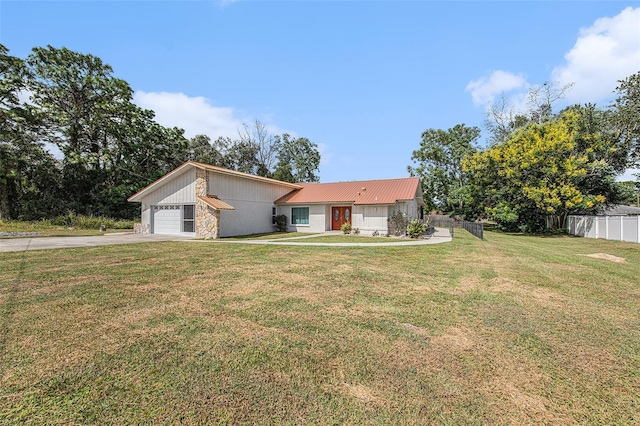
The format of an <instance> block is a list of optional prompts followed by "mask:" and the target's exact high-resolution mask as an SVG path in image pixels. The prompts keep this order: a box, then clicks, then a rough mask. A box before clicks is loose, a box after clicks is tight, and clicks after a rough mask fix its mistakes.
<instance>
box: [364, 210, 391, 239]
mask: <svg viewBox="0 0 640 426" xmlns="http://www.w3.org/2000/svg"><path fill="white" fill-rule="evenodd" d="M388 212H389V208H388V207H387V206H363V224H362V226H361V227H360V232H362V233H363V234H371V233H373V232H374V231H378V232H379V233H380V234H386V233H387V214H388Z"/></svg>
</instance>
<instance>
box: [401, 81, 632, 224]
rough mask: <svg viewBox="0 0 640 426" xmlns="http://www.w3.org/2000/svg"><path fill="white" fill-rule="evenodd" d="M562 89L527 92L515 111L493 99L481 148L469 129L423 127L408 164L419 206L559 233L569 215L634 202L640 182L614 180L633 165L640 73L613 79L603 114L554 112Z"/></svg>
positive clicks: (573, 109) (576, 108) (579, 108)
mask: <svg viewBox="0 0 640 426" xmlns="http://www.w3.org/2000/svg"><path fill="white" fill-rule="evenodd" d="M570 89H571V85H569V86H563V87H556V86H555V85H553V84H548V83H545V84H543V85H542V86H538V87H535V88H533V89H532V90H530V91H529V95H528V110H527V111H524V112H520V113H516V112H514V108H513V107H512V106H511V105H510V103H509V101H508V99H506V98H505V97H504V96H503V97H501V98H500V99H499V100H498V102H496V103H495V104H493V105H491V106H490V107H489V109H488V114H487V121H486V123H485V126H486V128H487V130H488V131H489V134H490V136H489V138H488V139H489V143H488V144H487V146H486V147H484V148H480V147H479V146H478V141H479V139H480V129H479V128H477V127H468V126H466V125H464V124H459V125H456V126H454V127H453V128H450V129H447V130H441V129H428V130H426V131H425V132H424V133H423V134H422V141H421V143H420V148H419V149H417V150H415V151H414V152H413V154H412V157H411V158H412V160H413V165H412V166H409V167H408V169H409V172H410V173H411V174H412V175H413V176H419V177H420V178H421V180H422V185H423V190H424V198H425V202H426V208H427V209H429V210H439V211H442V212H445V213H448V214H451V215H459V216H462V217H464V218H467V219H472V220H473V219H477V218H489V219H492V220H494V221H495V222H496V223H497V224H498V226H499V227H500V228H502V229H505V230H510V231H516V230H519V231H525V232H537V231H541V230H544V229H546V228H561V227H563V226H564V223H565V219H566V217H567V215H569V214H571V213H594V212H596V211H597V210H598V209H601V208H602V207H604V206H606V205H612V204H632V203H636V202H637V197H638V194H639V193H640V181H638V180H636V182H616V179H615V178H616V176H618V175H620V174H621V173H623V172H624V171H625V170H626V169H627V168H637V167H639V166H640V72H638V73H636V74H633V75H631V76H629V77H628V78H626V79H624V80H622V81H619V86H618V87H617V89H616V93H617V95H618V97H617V98H616V100H615V101H614V102H613V103H612V104H611V105H609V106H608V107H607V108H599V107H596V106H595V105H594V104H587V105H572V106H569V107H567V108H565V109H563V110H561V111H558V112H554V108H553V107H554V104H555V103H556V101H558V100H560V99H562V97H563V96H564V94H565V92H566V91H567V90H570Z"/></svg>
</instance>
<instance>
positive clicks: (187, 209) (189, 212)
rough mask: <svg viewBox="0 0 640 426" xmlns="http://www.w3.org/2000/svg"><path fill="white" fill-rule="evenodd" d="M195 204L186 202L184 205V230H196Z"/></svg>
mask: <svg viewBox="0 0 640 426" xmlns="http://www.w3.org/2000/svg"><path fill="white" fill-rule="evenodd" d="M194 213H195V206H194V205H193V204H186V205H184V206H183V207H182V232H195V230H196V229H195V223H194V218H195V214H194Z"/></svg>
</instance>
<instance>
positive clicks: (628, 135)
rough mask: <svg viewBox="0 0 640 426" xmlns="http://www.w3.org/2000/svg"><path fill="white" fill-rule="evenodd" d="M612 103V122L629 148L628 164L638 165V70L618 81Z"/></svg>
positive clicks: (639, 128)
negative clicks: (615, 96) (616, 94)
mask: <svg viewBox="0 0 640 426" xmlns="http://www.w3.org/2000/svg"><path fill="white" fill-rule="evenodd" d="M616 92H617V93H618V95H619V96H618V98H617V99H616V100H615V102H614V103H613V105H612V109H613V122H614V124H615V127H616V129H617V131H618V132H619V135H620V139H621V141H622V142H623V143H624V144H625V146H626V147H627V148H628V150H629V158H628V166H629V167H638V166H639V165H640V71H638V72H637V73H635V74H633V75H630V76H629V77H627V78H626V79H624V80H621V81H619V85H618V87H617V88H616Z"/></svg>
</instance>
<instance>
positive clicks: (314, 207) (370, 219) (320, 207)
mask: <svg viewBox="0 0 640 426" xmlns="http://www.w3.org/2000/svg"><path fill="white" fill-rule="evenodd" d="M344 206H349V207H351V226H352V227H353V228H358V229H359V230H360V233H361V234H364V235H368V234H373V233H374V232H375V231H378V233H379V234H382V235H384V234H386V233H387V229H388V228H387V218H388V214H389V211H390V209H392V208H394V206H387V205H374V206H362V205H353V206H350V205H348V204H341V203H336V204H299V205H284V206H278V209H277V213H278V214H284V215H286V216H287V221H288V225H287V230H289V231H293V232H324V231H328V230H330V229H331V208H332V207H344ZM292 207H309V225H292V224H291V208H292Z"/></svg>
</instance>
